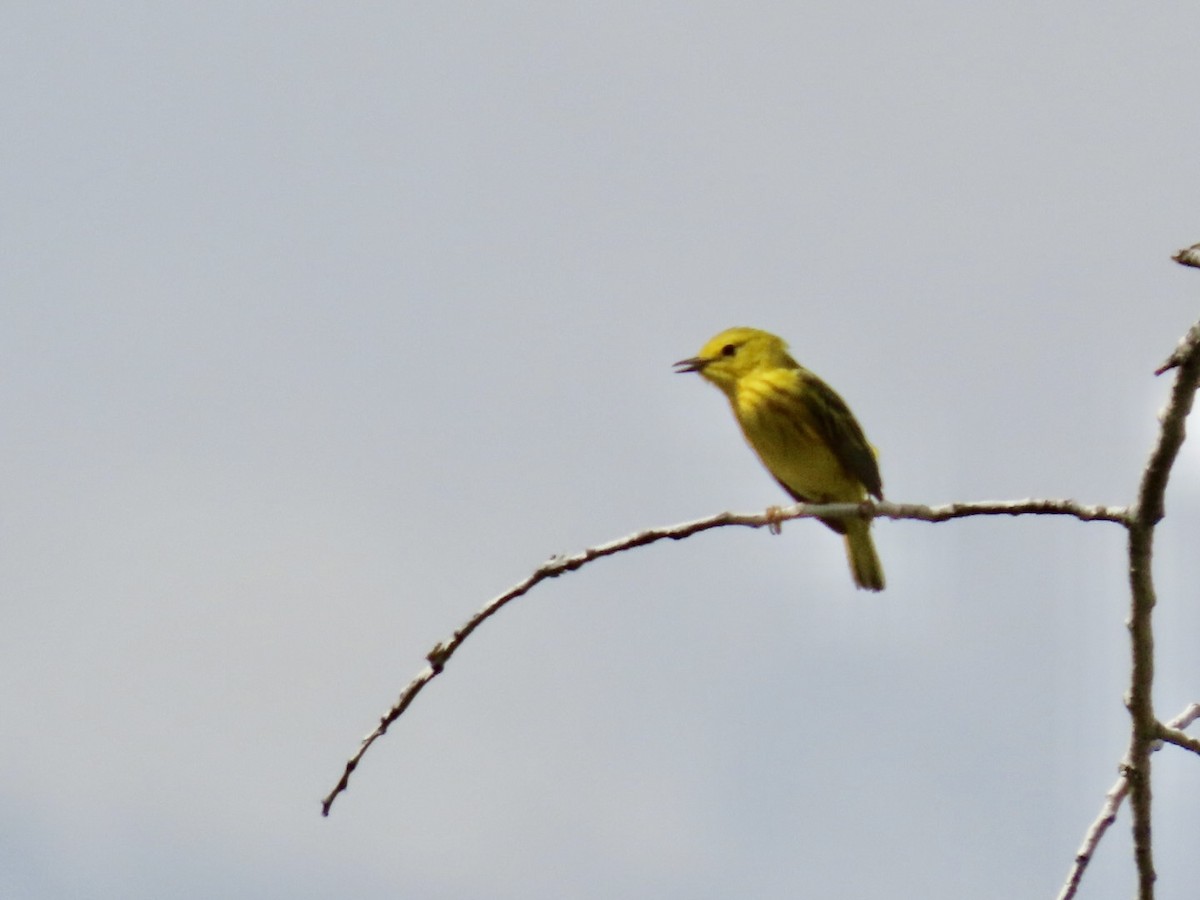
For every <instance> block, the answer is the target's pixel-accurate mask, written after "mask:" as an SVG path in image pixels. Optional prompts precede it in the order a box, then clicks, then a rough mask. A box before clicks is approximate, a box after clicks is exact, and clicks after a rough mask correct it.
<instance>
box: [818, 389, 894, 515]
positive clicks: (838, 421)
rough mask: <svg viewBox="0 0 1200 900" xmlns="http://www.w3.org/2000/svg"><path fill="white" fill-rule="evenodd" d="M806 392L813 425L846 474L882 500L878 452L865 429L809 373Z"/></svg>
mask: <svg viewBox="0 0 1200 900" xmlns="http://www.w3.org/2000/svg"><path fill="white" fill-rule="evenodd" d="M801 374H802V377H803V378H804V381H805V388H806V390H804V391H801V397H803V400H804V403H805V405H806V407H807V409H808V412H809V415H810V416H811V417H812V422H813V424H814V426H815V427H816V429H817V431H818V432H819V433H820V435H821V438H822V439H823V440H824V441H825V444H826V446H828V447H829V448H830V449H832V450H833V452H834V455H835V456H836V457H837V458H838V462H840V463H841V464H842V467H843V468H845V470H846V472H847V473H848V474H850V475H852V476H853V477H854V478H857V479H858V480H859V481H860V482H861V483H862V485H863V487H865V488H866V489H867V493H869V494H870V495H871V496H873V497H878V498H879V499H880V500H882V499H883V479H882V477H880V475H879V463H878V462H877V461H876V459H875V451H874V450H873V449H872V448H871V445H870V444H869V443H867V437H866V435H864V434H863V430H862V426H860V425H859V424H858V420H857V419H855V418H854V413H852V412H850V407H848V406H847V405H846V401H845V400H843V399H842V398H841V397H839V396H838V394H837V392H836V391H835V390H834V389H833V388H831V387H830V386H829V385H827V384H826V383H825V382H824V381H822V380H821V379H820V378H818V377H817V376H816V375H814V374H812V372H809V371H807V370H804V371H802V373H801Z"/></svg>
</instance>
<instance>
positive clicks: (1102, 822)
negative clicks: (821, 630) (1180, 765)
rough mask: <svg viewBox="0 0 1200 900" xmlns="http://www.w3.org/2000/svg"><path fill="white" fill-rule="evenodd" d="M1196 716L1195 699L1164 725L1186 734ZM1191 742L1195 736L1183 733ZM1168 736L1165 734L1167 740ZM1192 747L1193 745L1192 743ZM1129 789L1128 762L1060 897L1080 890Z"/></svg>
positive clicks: (1199, 710) (1199, 715)
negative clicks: (1081, 882)
mask: <svg viewBox="0 0 1200 900" xmlns="http://www.w3.org/2000/svg"><path fill="white" fill-rule="evenodd" d="M1196 719H1200V703H1193V704H1191V705H1190V706H1189V707H1188V708H1187V709H1185V710H1184V711H1183V712H1181V713H1180V714H1179V715H1177V716H1176V717H1175V718H1174V719H1172V720H1171V721H1170V722H1168V723H1166V725H1164V726H1162V727H1163V729H1164V730H1167V731H1170V732H1172V733H1178V734H1183V733H1182V732H1180V731H1177V729H1180V728H1187V727H1188V726H1189V725H1191V724H1192V723H1193V722H1195V721H1196ZM1183 736H1184V737H1185V738H1187V740H1188V741H1189V742H1190V741H1191V740H1192V738H1190V737H1188V736H1187V735H1183ZM1166 739H1167V738H1166V737H1165V735H1164V740H1166ZM1158 748H1159V745H1155V746H1154V747H1153V748H1152V749H1154V750H1157V749H1158ZM1189 749H1191V748H1190V747H1189ZM1128 793H1129V779H1128V778H1126V777H1125V763H1122V764H1121V777H1120V778H1118V779H1117V783H1116V784H1114V785H1113V786H1112V787H1111V788H1109V791H1108V793H1107V794H1105V795H1104V805H1103V806H1102V807H1101V808H1100V815H1099V816H1097V817H1096V820H1095V821H1094V822H1092V824H1091V827H1090V828H1088V830H1087V833H1086V834H1085V835H1084V836H1083V843H1082V844H1081V845H1080V847H1079V850H1078V851H1077V852H1076V853H1075V861H1074V863H1072V865H1071V871H1070V872H1068V873H1067V880H1066V883H1064V884H1063V887H1062V890H1061V891H1059V893H1058V900H1072V898H1074V896H1075V893H1076V891H1078V890H1079V883H1080V881H1082V880H1083V873H1084V872H1085V871H1086V870H1087V867H1088V863H1090V862H1091V861H1092V857H1093V856H1095V855H1096V847H1097V846H1099V844H1100V839H1101V838H1102V837H1104V834H1105V832H1106V831H1108V829H1109V827H1110V826H1111V825H1112V824H1113V822H1115V821H1116V819H1117V810H1118V809H1120V807H1121V803H1122V801H1123V800H1124V799H1125V796H1126V795H1127V794H1128Z"/></svg>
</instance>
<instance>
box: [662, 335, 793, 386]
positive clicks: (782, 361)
mask: <svg viewBox="0 0 1200 900" xmlns="http://www.w3.org/2000/svg"><path fill="white" fill-rule="evenodd" d="M798 367H799V365H798V363H797V362H796V361H795V360H794V359H792V357H791V356H790V355H789V354H788V352H787V344H785V343H784V342H783V340H782V339H781V338H778V337H776V336H775V335H773V334H770V333H769V332H766V331H759V330H758V329H757V328H730V329H728V330H727V331H722V332H721V333H720V334H718V335H717V336H716V337H713V338H711V339H710V340H709V341H708V343H706V344H705V345H704V346H703V347H701V348H700V352H699V353H698V354H696V355H695V356H693V357H692V358H691V359H681V360H680V361H679V362H677V363H675V371H676V373H679V374H683V373H684V372H698V373H699V374H700V375H701V376H702V377H704V378H705V379H707V380H708V381H711V382H712V383H713V384H715V385H716V386H717V387H719V388H721V390H723V391H725V392H727V393H728V392H730V391H732V390H733V388H734V386H735V385H736V384H737V382H738V379H740V378H743V377H744V376H746V375H749V374H751V373H753V372H756V371H759V370H762V369H795V368H798Z"/></svg>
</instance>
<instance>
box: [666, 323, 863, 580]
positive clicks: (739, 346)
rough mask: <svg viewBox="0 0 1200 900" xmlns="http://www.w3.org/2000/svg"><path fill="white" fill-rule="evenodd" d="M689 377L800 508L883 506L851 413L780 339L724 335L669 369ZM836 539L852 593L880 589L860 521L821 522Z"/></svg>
mask: <svg viewBox="0 0 1200 900" xmlns="http://www.w3.org/2000/svg"><path fill="white" fill-rule="evenodd" d="M674 368H675V371H676V372H677V373H678V374H684V373H688V372H695V373H697V374H698V375H700V376H701V377H702V378H704V379H705V380H706V381H708V382H710V383H711V384H713V385H715V386H716V387H717V388H719V389H720V390H721V392H722V393H724V394H725V396H726V397H727V398H728V400H729V405H730V406H731V407H732V409H733V415H734V418H735V419H737V422H738V424H739V425H740V426H741V429H742V435H743V436H744V437H745V439H746V443H748V444H749V445H750V447H751V449H752V450H754V452H755V453H757V454H758V458H759V460H760V461H761V462H762V464H763V465H764V466H765V467H766V469H767V471H768V472H769V473H770V474H771V475H772V477H774V479H775V480H776V481H777V482H779V485H780V487H782V488H783V489H784V490H785V491H787V493H788V494H789V495H790V496H791V497H792V498H793V499H794V500H796V501H798V502H800V503H860V502H863V501H865V500H867V499H868V498H869V497H875V498H877V499H879V500H882V499H883V479H882V477H881V476H880V474H879V463H878V460H877V458H876V453H875V449H874V448H873V447H872V446H871V444H870V443H868V441H867V438H866V435H864V434H863V430H862V427H861V426H860V425H859V424H858V420H857V419H855V418H854V413H852V412H851V411H850V407H849V406H847V405H846V402H845V401H844V400H843V399H842V398H841V397H840V396H838V394H837V392H836V391H834V389H833V388H831V387H830V386H829V385H828V384H826V383H825V382H824V381H822V380H821V379H820V378H818V377H817V376H816V375H815V374H813V373H812V372H810V371H809V370H808V369H806V368H804V367H803V366H802V365H800V363H798V362H796V360H795V359H793V358H792V356H791V354H790V353H789V352H788V346H787V344H786V343H785V342H784V341H783V339H782V338H779V337H777V336H775V335H774V334H771V333H769V332H766V331H760V330H759V329H757V328H745V327H737V328H729V329H727V330H725V331H722V332H721V333H720V334H718V335H716V336H714V337H713V338H711V339H710V340H709V341H708V342H707V343H706V344H705V345H704V346H703V347H702V348H701V349H700V352H699V353H698V354H697V355H696V356H693V357H691V358H689V359H681V360H680V361H679V362H677V363H675V364H674ZM821 521H822V522H824V523H825V524H826V525H827V526H829V527H830V528H832V529H833V530H834V531H836V532H838V533H839V534H841V535H843V536H844V538H845V544H846V556H847V559H848V560H849V563H850V573H851V575H852V576H853V577H854V583H855V585H856V586H857V587H859V588H862V589H865V590H868V591H882V590H883V589H884V585H885V582H884V576H883V565H882V563H881V562H880V561H879V555H878V553H877V552H876V551H875V542H874V541H873V540H872V539H871V522H870V520H868V519H863V518H857V517H855V518H839V519H822V520H821Z"/></svg>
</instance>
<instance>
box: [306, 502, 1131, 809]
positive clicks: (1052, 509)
mask: <svg viewBox="0 0 1200 900" xmlns="http://www.w3.org/2000/svg"><path fill="white" fill-rule="evenodd" d="M989 515H1004V516H1022V515H1052V516H1071V517H1074V518H1076V519H1080V520H1082V521H1085V522H1092V521H1105V522H1116V523H1119V524H1122V525H1127V524H1128V515H1129V511H1128V510H1127V509H1126V508H1124V507H1108V506H1084V505H1082V504H1079V503H1076V502H1075V501H1073V500H1009V501H984V502H980V503H950V504H946V505H943V506H932V507H931V506H920V505H916V504H899V503H862V504H858V503H827V504H806V503H798V504H796V505H794V506H788V507H784V508H782V509H775V510H771V511H768V512H765V513H733V512H725V513H718V514H717V515H714V516H709V517H707V518H704V519H697V520H695V521H693V522H684V523H683V524H680V525H671V526H668V527H665V528H650V529H647V530H645V531H639V532H637V533H636V534H632V535H628V536H626V537H623V538H618V539H617V540H614V541H610V542H608V543H606V544H600V545H598V546H596V547H589V548H587V549H586V550H582V551H580V552H579V553H575V554H572V555H570V556H555V557H552V558H551V559H550V560H548V561H547V562H545V563H543V564H542V565H541V566H539V567H538V568H537V569H535V570H534V571H533V573H532V574H531V575H529V577H527V578H526V579H524V580H523V581H521V582H518V583H517V584H515V585H513V586H512V587H510V588H509V589H508V590H507V591H505V592H504V593H502V594H500V595H499V596H497V597H495V598H494V599H492V600H491V601H489V602H488V603H487V604H486V605H485V606H483V608H482V609H480V610H479V611H478V612H477V613H475V615H473V616H471V618H469V619H468V620H467V621H466V622H465V623H464V624H463V625H462V626H461V627H460V628H459V629H458V630H456V631H455V632H454V634H453V635H452V636H451V637H450V638H449V639H447V640H445V641H441V642H439V643H438V644H436V645H434V647H433V649H432V650H430V651H429V653H428V654H426V657H425V658H426V659H427V660H428V661H429V665H428V666H426V667H425V668H424V669H422V670H421V671H420V672H419V673H418V674H417V676H416V677H415V678H413V680H412V681H410V682H409V683H408V686H407V687H405V688H404V690H403V691H401V692H400V696H399V698H398V699H397V700H396V702H395V704H393V705H392V708H391V709H389V710H388V711H387V712H386V713H384V714H383V716H382V717H381V718H380V719H379V724H377V725H376V726H375V728H374V730H372V731H371V733H370V734H368V735H367V736H366V737H364V738H363V739H362V742H361V743H360V745H359V747H358V750H357V751H356V752H355V753H354V755H353V756H351V757H350V759H349V760H348V761H347V762H346V766H345V768H344V770H343V771H342V777H341V778H340V779H339V780H338V783H337V785H336V786H335V787H334V789H333V790H332V791H331V792H330V793H329V795H328V796H327V797H326V798H325V799H324V800H323V801H322V802H321V814H322V815H325V816H327V815H329V810H330V808H331V807H332V806H333V801H334V800H336V799H337V796H338V794H340V793H341V792H342V791H344V790H346V788H347V787H348V786H349V784H350V776H351V774H352V773H353V772H354V770H355V769H356V768H358V764H359V762H360V761H361V760H362V758H363V755H364V754H365V753H366V752H367V749H368V748H369V747H370V746H371V745H372V744H373V743H375V741H376V740H378V739H379V738H381V737H383V735H384V734H386V733H387V730H388V728H389V727H390V726H391V724H392V723H393V722H395V721H396V720H397V719H398V718H400V716H401V715H403V714H404V711H405V710H406V709H408V707H409V705H410V704H411V703H412V702H413V700H414V699H416V696H417V694H419V693H420V692H421V691H422V690H423V689H424V687H425V685H427V684H428V683H429V682H430V681H432V680H433V679H434V678H436V677H437V676H438V675H440V674H441V672H442V669H443V667H444V666H445V664H446V662H447V661H448V660H449V659H450V657H451V656H452V655H453V654H454V651H456V650H457V649H458V648H459V647H460V646H461V645H462V643H463V641H465V640H466V639H467V638H468V637H469V636H470V635H471V633H472V632H473V631H474V630H475V629H476V628H478V627H479V626H480V625H482V624H483V622H484V621H485V620H486V619H488V618H490V617H491V616H493V615H494V614H495V613H496V612H497V611H499V610H500V609H501V608H502V607H503V606H505V605H506V604H508V603H510V602H511V601H513V600H515V599H517V598H518V597H520V596H522V595H523V594H526V593H528V592H529V591H530V590H531V589H533V588H534V587H535V586H536V585H538V584H539V583H541V582H542V581H545V580H546V579H548V578H557V577H558V576H559V575H562V574H563V573H565V572H572V571H574V570H576V569H578V568H580V567H581V566H584V565H587V564H588V563H590V562H592V561H594V560H597V559H601V558H602V557H605V556H612V555H613V554H614V553H621V552H623V551H625V550H632V549H633V548H634V547H643V546H646V545H647V544H653V543H655V542H657V541H661V540H664V539H666V538H670V539H671V540H682V539H683V538H687V537H690V536H691V535H693V534H698V533H699V532H701V531H708V530H709V529H712V528H722V527H727V526H731V525H737V526H744V527H748V528H774V527H777V526H778V523H780V522H782V521H786V520H788V519H809V518H823V519H829V518H845V517H850V516H865V517H868V518H870V517H881V518H888V519H914V520H918V521H923V522H944V521H947V520H949V519H959V518H965V517H967V516H989Z"/></svg>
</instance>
